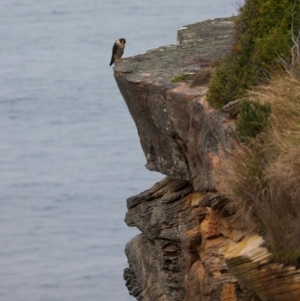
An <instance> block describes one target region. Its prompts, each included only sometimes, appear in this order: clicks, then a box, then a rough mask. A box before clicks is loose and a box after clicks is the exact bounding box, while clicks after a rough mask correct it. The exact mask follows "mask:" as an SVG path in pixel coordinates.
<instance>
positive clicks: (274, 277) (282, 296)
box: [225, 235, 300, 301]
mask: <svg viewBox="0 0 300 301" xmlns="http://www.w3.org/2000/svg"><path fill="white" fill-rule="evenodd" d="M264 244H265V241H264V239H263V238H262V237H261V236H259V235H252V236H249V237H246V238H245V239H244V240H243V241H241V242H240V243H238V244H236V245H234V246H232V247H231V248H230V249H229V250H228V252H227V254H226V256H225V260H226V262H227V264H228V266H229V267H230V272H231V273H232V274H233V275H235V276H236V277H237V278H238V279H239V283H240V285H241V287H243V288H244V289H246V290H251V291H252V292H253V293H254V294H255V295H258V296H259V297H260V298H261V300H273V301H291V300H293V301H297V300H300V271H299V269H297V268H296V267H294V266H284V265H283V264H278V263H273V262H272V254H271V253H270V252H269V251H268V250H267V248H266V247H264Z"/></svg>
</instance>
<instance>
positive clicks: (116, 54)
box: [109, 38, 126, 66]
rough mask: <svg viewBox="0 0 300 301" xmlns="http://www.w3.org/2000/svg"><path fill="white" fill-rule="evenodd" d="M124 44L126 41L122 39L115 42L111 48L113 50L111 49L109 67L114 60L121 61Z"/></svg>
mask: <svg viewBox="0 0 300 301" xmlns="http://www.w3.org/2000/svg"><path fill="white" fill-rule="evenodd" d="M125 43H126V40H125V39H124V38H121V39H119V40H116V42H115V44H114V46H113V49H112V56H111V61H110V64H109V66H111V65H112V64H113V62H114V61H115V60H119V59H121V57H122V55H123V53H124V48H125Z"/></svg>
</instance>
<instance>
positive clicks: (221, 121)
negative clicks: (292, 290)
mask: <svg viewBox="0 0 300 301" xmlns="http://www.w3.org/2000/svg"><path fill="white" fill-rule="evenodd" d="M232 29H233V21H232V19H230V18H228V19H215V20H208V21H205V22H201V23H198V24H194V25H189V26H185V27H182V28H180V29H179V31H178V38H177V40H178V43H179V44H178V45H170V46H165V47H160V48H158V49H154V50H151V51H148V52H147V53H145V54H143V55H137V56H135V57H132V58H127V59H124V60H122V61H121V62H120V63H116V66H115V68H114V75H115V79H116V82H117V84H118V87H119V89H120V91H121V93H122V95H123V97H124V100H125V101H126V104H127V106H128V109H129V112H130V114H131V116H132V118H133V120H134V122H135V124H136V127H137V129H138V134H139V137H140V142H141V146H142V148H143V151H144V154H145V157H146V159H147V165H146V167H147V168H148V169H150V170H155V171H159V172H161V173H162V174H165V175H166V178H165V179H163V180H162V181H160V182H159V183H156V184H155V185H154V186H153V187H152V188H150V189H149V190H147V191H145V192H142V193H141V194H139V195H137V196H134V197H131V198H129V199H128V200H127V208H128V212H127V214H126V218H125V222H126V223H127V225H128V226H130V227H137V228H138V229H139V230H140V231H141V234H140V235H137V236H136V237H135V238H133V239H132V240H131V241H130V242H129V243H128V244H127V245H126V249H125V252H126V255H127V258H128V264H129V267H128V268H127V269H125V271H124V279H125V281H126V286H127V288H128V291H129V293H130V294H131V295H133V296H134V297H135V298H136V299H137V300H140V301H182V300H185V301H196V300H197V301H198V300H199V301H200V300H201V301H242V300H244V301H246V300H247V301H250V300H251V301H254V300H258V299H256V297H254V296H260V297H261V298H263V300H288V299H278V298H277V299H272V296H270V294H268V293H267V292H266V293H265V292H263V291H262V290H263V289H262V284H261V283H260V281H258V279H261V278H259V277H263V281H264V282H263V283H264V284H266V285H267V283H269V282H270V281H271V278H268V276H267V275H266V274H263V275H262V274H261V271H259V268H260V265H256V262H257V258H255V256H254V257H253V256H250V257H249V256H248V257H249V258H250V259H249V258H248V257H244V253H243V252H244V251H240V250H241V249H240V248H241V246H242V247H243V246H244V245H243V243H244V242H245V241H249V240H248V239H249V238H248V237H247V235H246V231H245V229H243V227H242V224H241V223H239V222H238V220H237V219H236V218H233V217H234V214H235V208H234V207H230V202H228V199H227V197H226V196H224V195H222V191H223V187H222V181H221V177H220V175H221V174H222V170H221V166H222V164H221V163H222V162H223V161H225V160H226V158H227V157H228V155H229V154H230V152H231V150H232V148H233V146H234V144H233V141H232V139H231V133H232V131H233V129H234V119H233V117H232V116H235V115H236V114H237V112H238V111H236V108H235V109H234V111H232V110H230V108H229V110H228V108H225V110H224V111H218V110H214V109H212V108H211V107H210V106H209V104H208V103H207V102H206V99H205V94H206V92H207V86H206V85H207V82H208V80H207V78H208V77H209V76H210V74H211V68H213V66H214V62H215V61H216V60H219V59H221V58H222V57H223V56H224V55H225V54H226V53H227V52H228V51H229V49H230V41H231V31H232ZM236 250H239V251H236ZM258 255H259V254H258ZM264 256H265V255H264ZM266 258H269V257H268V256H267V257H266ZM268 260H269V259H268ZM248 263H250V264H248ZM264 263H265V259H263V264H264ZM262 266H264V265H262ZM248 267H249V268H250V269H249V271H248V270H247V268H248ZM255 268H258V269H256V270H255ZM254 270H255V271H254ZM248 272H249V273H250V274H251V275H252V276H251V277H250V278H249V277H248V276H249V275H247V273H248ZM294 272H295V271H294V270H293V271H291V270H289V269H287V274H288V273H294ZM269 276H270V275H269ZM276 277H277V280H278V279H279V278H280V273H278V276H276ZM297 277H298V276H297ZM286 279H288V278H286ZM277 280H276V281H277ZM274 281H275V280H274ZM274 283H276V285H278V287H279V284H278V283H279V282H274ZM284 283H285V284H286V282H284ZM255 285H256V287H252V288H251V286H255ZM249 286H250V287H249ZM297 289H298V288H297ZM246 290H249V291H250V294H248V293H245V291H246ZM278 291H280V292H282V290H280V289H278ZM252 293H254V295H253V294H252ZM291 300H292V299H291ZM293 300H297V299H293Z"/></svg>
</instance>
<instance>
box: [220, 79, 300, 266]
mask: <svg viewBox="0 0 300 301" xmlns="http://www.w3.org/2000/svg"><path fill="white" fill-rule="evenodd" d="M250 98H253V99H258V100H259V101H260V102H261V103H264V104H270V105H271V107H272V111H271V114H270V116H269V122H268V125H267V127H266V128H265V129H264V130H263V131H262V132H261V133H260V134H259V135H258V136H256V138H253V139H250V140H249V141H248V142H247V145H246V144H240V145H239V147H238V148H237V149H236V151H235V152H234V154H233V156H232V159H231V160H229V162H227V163H226V170H227V174H226V175H225V176H224V181H226V183H227V186H228V191H227V193H228V194H229V195H230V196H231V199H232V200H233V202H234V203H235V207H236V208H237V210H238V212H237V216H238V217H240V218H242V219H244V220H245V223H247V220H248V221H249V223H250V222H251V223H252V222H253V221H254V224H255V225H256V226H257V228H258V229H259V231H260V232H261V233H262V234H263V235H264V236H265V237H266V238H267V240H268V245H269V247H270V248H271V251H272V252H273V254H274V256H275V259H277V260H279V261H281V262H285V263H297V262H298V261H297V260H298V259H299V258H300V80H299V77H298V76H292V75H286V76H281V77H277V78H274V79H273V80H272V81H271V83H270V84H269V85H268V86H265V87H260V88H259V89H258V90H256V91H254V92H251V93H250ZM256 230H257V229H256Z"/></svg>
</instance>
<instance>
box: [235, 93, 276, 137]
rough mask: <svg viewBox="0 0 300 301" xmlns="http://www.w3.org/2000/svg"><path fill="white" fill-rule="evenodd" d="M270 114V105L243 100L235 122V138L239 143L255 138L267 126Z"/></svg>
mask: <svg viewBox="0 0 300 301" xmlns="http://www.w3.org/2000/svg"><path fill="white" fill-rule="evenodd" d="M270 113H271V106H270V104H262V103H260V102H259V101H250V100H246V99H245V100H243V101H242V102H241V104H240V114H239V118H238V120H237V122H236V130H235V133H234V136H235V138H236V139H237V140H239V141H241V142H245V141H246V140H247V139H248V138H255V137H256V136H257V135H258V134H259V133H260V132H261V131H262V130H263V129H264V128H265V127H266V126H267V122H268V118H269V116H270Z"/></svg>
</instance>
